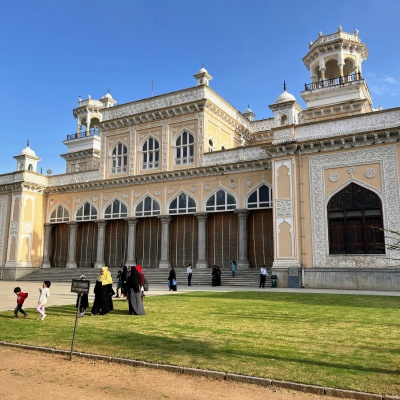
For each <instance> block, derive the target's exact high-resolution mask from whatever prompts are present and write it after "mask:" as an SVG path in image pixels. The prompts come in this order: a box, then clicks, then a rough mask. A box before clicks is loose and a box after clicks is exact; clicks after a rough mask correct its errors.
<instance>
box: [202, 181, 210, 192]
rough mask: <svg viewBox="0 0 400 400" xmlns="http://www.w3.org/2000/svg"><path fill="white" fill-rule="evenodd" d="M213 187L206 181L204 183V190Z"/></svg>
mask: <svg viewBox="0 0 400 400" xmlns="http://www.w3.org/2000/svg"><path fill="white" fill-rule="evenodd" d="M210 189H211V186H210V185H209V184H208V183H206V184H205V185H204V190H207V191H208V190H210Z"/></svg>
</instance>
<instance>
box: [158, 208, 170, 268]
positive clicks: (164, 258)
mask: <svg viewBox="0 0 400 400" xmlns="http://www.w3.org/2000/svg"><path fill="white" fill-rule="evenodd" d="M158 218H159V219H160V221H161V224H162V225H161V260H160V263H159V264H158V267H159V268H169V267H170V266H171V262H170V260H169V223H170V222H171V219H172V218H171V217H170V216H168V215H161V216H159V217H158Z"/></svg>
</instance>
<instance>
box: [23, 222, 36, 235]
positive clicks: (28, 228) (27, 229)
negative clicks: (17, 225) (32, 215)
mask: <svg viewBox="0 0 400 400" xmlns="http://www.w3.org/2000/svg"><path fill="white" fill-rule="evenodd" d="M21 228H22V229H21V231H22V233H32V232H33V223H32V222H23V223H22V227H21Z"/></svg>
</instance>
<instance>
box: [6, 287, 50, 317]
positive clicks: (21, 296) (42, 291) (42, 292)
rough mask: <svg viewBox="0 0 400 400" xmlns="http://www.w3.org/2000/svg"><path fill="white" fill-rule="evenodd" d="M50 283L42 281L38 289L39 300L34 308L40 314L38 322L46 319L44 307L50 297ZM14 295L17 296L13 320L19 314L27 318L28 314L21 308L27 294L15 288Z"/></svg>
mask: <svg viewBox="0 0 400 400" xmlns="http://www.w3.org/2000/svg"><path fill="white" fill-rule="evenodd" d="M50 286H51V282H50V281H44V282H43V283H42V287H40V288H39V300H38V304H37V306H36V310H37V311H38V313H39V314H40V317H39V318H38V320H40V321H43V320H44V319H45V318H46V305H47V299H48V297H49V296H50V290H49V288H50ZM14 293H15V294H16V295H17V306H16V307H15V309H14V318H18V313H21V314H22V315H23V316H24V318H26V317H27V316H28V313H27V312H26V311H25V310H24V309H23V308H22V306H23V305H24V302H25V300H26V299H27V298H28V293H25V292H23V291H22V289H21V288H20V287H19V286H17V287H16V288H14Z"/></svg>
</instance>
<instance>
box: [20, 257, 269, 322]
mask: <svg viewBox="0 0 400 400" xmlns="http://www.w3.org/2000/svg"><path fill="white" fill-rule="evenodd" d="M230 267H231V271H232V277H235V275H236V262H235V260H231V262H230ZM186 274H187V279H188V286H191V284H192V276H193V270H192V264H191V263H189V266H188V267H187V269H186ZM221 275H222V271H221V270H220V268H219V267H217V266H216V265H214V267H213V268H212V273H211V277H212V280H211V285H212V286H221ZM267 276H268V272H267V268H266V266H265V265H263V266H262V267H261V268H260V285H259V287H260V288H265V282H266V279H267ZM80 279H81V280H86V276H85V275H81V276H80ZM117 279H118V283H117V292H114V289H113V280H112V276H111V272H110V271H109V269H108V267H102V268H101V272H100V275H99V277H98V278H97V280H96V284H95V287H94V296H95V297H94V302H93V307H92V310H91V313H92V314H93V315H107V314H108V313H109V312H110V311H112V310H113V309H114V305H113V301H112V297H113V296H114V295H115V294H116V297H117V298H119V297H123V298H126V299H127V301H128V305H129V314H131V315H144V314H145V311H144V306H143V298H144V296H145V295H144V287H145V283H146V279H145V276H144V274H143V270H142V267H141V266H140V265H133V266H131V267H130V269H129V270H128V267H127V266H124V267H123V269H122V271H118V275H117ZM177 284H178V282H177V280H176V272H175V269H174V268H173V267H171V269H170V272H169V276H168V287H169V290H172V291H176V290H177ZM50 285H51V282H50V281H44V282H43V284H42V287H40V288H39V300H38V305H37V307H36V310H37V311H38V312H39V314H40V317H39V318H38V319H39V320H41V321H43V320H44V319H45V318H46V312H45V311H46V304H47V299H48V297H49V296H50V290H49V288H50ZM14 293H15V294H16V295H17V306H16V308H15V309H14V318H18V314H19V313H21V314H22V315H23V316H24V318H25V317H27V316H28V314H27V313H26V312H25V310H24V309H23V308H22V306H23V304H24V302H25V300H26V299H27V297H28V293H24V292H22V290H21V288H20V287H16V288H15V289H14ZM76 307H77V308H78V307H79V314H80V316H81V317H83V316H84V315H85V312H86V309H87V308H88V307H89V299H88V295H87V294H79V295H78V299H77V302H76Z"/></svg>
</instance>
